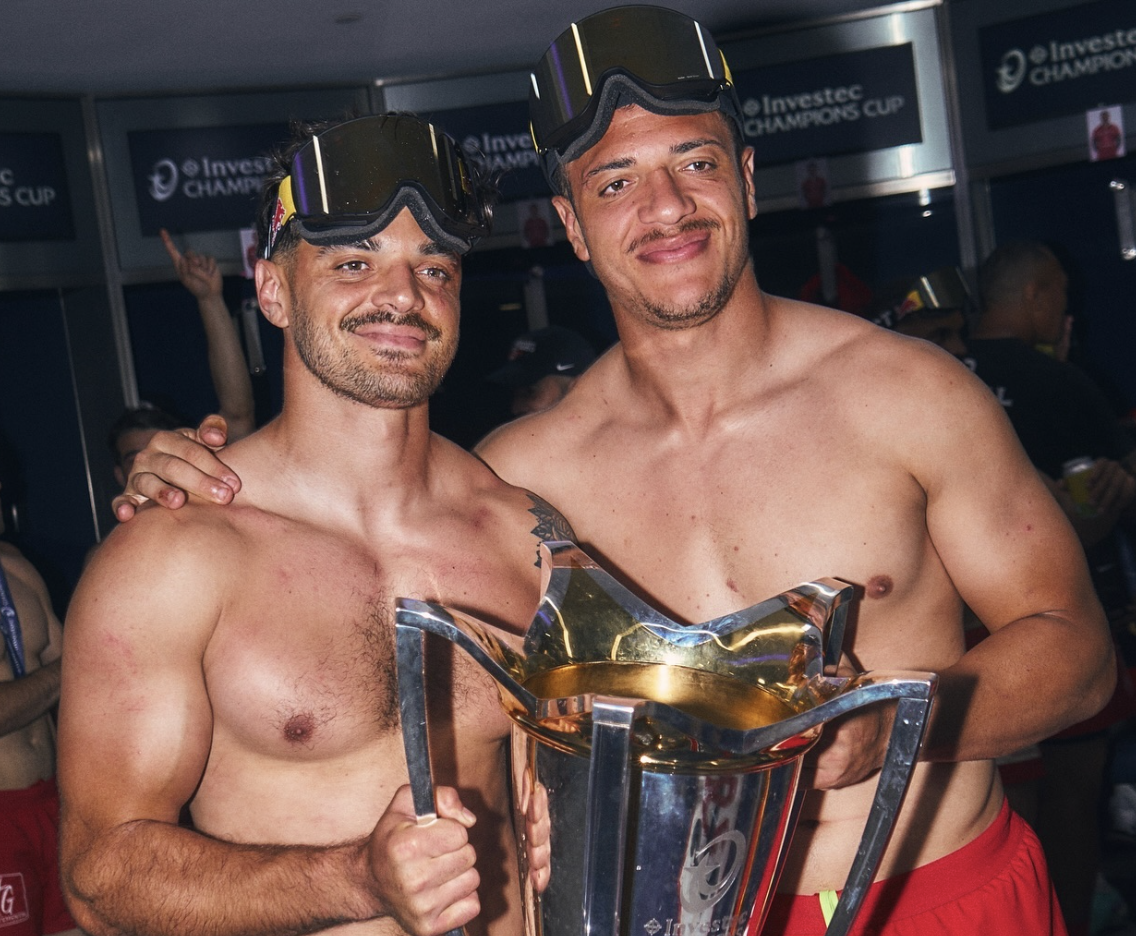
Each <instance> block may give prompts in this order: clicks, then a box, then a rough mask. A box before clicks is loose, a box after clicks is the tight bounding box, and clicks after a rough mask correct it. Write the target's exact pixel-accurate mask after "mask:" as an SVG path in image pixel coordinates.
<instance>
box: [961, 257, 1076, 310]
mask: <svg viewBox="0 0 1136 936" xmlns="http://www.w3.org/2000/svg"><path fill="white" fill-rule="evenodd" d="M1056 260H1057V256H1056V254H1054V253H1053V251H1052V250H1050V249H1049V248H1048V247H1046V246H1045V244H1043V243H1041V241H1029V240H1020V241H1010V242H1008V243H1005V244H1003V245H1002V246H1000V247H998V248H996V249H995V250H994V252H993V253H991V254H990V256H989V257H987V258H986V259H985V260H984V261H983V262H982V266H981V267H980V268H979V270H978V292H979V295H980V296H981V298H982V308H983V309H986V308H988V307H989V306H991V305H997V304H998V303H999V302H1004V301H1005V300H1007V299H1012V298H1013V297H1014V296H1015V295H1017V294H1018V293H1019V292H1020V291H1021V290H1022V289H1024V288H1025V286H1026V284H1027V283H1029V282H1030V281H1031V280H1033V279H1034V278H1036V277H1037V276H1038V275H1039V274H1040V273H1041V271H1042V270H1043V269H1044V268H1045V266H1046V265H1047V264H1049V263H1052V262H1054V261H1056Z"/></svg>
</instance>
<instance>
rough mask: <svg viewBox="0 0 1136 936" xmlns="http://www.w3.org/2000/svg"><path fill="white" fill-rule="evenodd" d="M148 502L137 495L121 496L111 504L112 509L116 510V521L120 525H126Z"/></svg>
mask: <svg viewBox="0 0 1136 936" xmlns="http://www.w3.org/2000/svg"><path fill="white" fill-rule="evenodd" d="M145 502H146V498H144V497H142V496H141V495H136V494H119V495H118V497H116V498H115V499H114V500H112V501H111V502H110V505H111V508H112V509H113V510H114V516H115V519H116V520H118V522H119V523H126V521H127V520H131V519H133V517H134V514H135V513H136V512H137V510H138V508H139V507H141V506H142V505H143V504H144V503H145Z"/></svg>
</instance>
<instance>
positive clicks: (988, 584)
mask: <svg viewBox="0 0 1136 936" xmlns="http://www.w3.org/2000/svg"><path fill="white" fill-rule="evenodd" d="M944 428H945V430H946V431H944V432H943V433H942V437H941V438H939V439H937V440H936V442H935V444H934V445H933V446H931V447H930V449H931V450H930V451H929V452H927V453H925V455H926V457H928V458H929V464H928V465H927V466H926V467H925V471H926V476H927V477H928V479H929V480H928V481H927V483H926V484H925V485H924V487H925V490H926V491H927V524H928V532H929V533H930V536H931V540H932V542H933V543H934V545H935V548H936V550H937V551H938V553H939V556H940V558H941V559H942V561H943V563H944V566H945V567H946V570H947V572H948V574H949V575H950V576H951V579H952V581H953V582H954V584H955V587H956V588H957V589H958V591H959V594H960V595H961V596H962V598H963V600H964V601H965V602H966V603H967V604H968V605H969V606H970V607H971V608H972V609H973V610H974V612H975V613H976V614H977V615H978V616H979V617H980V618H981V619H982V621H983V623H984V624H985V625H986V626H987V628H988V629H990V630H991V631H995V630H997V629H999V628H1000V627H1002V626H1004V625H1006V624H1008V623H1010V622H1012V621H1015V620H1018V619H1021V618H1024V617H1029V616H1031V615H1034V614H1042V613H1057V614H1061V615H1065V614H1070V615H1072V616H1074V617H1076V616H1078V615H1080V614H1081V613H1082V612H1083V610H1084V608H1085V607H1086V603H1087V602H1088V603H1089V604H1090V605H1091V603H1092V588H1091V584H1090V583H1089V579H1088V574H1087V570H1086V568H1085V562H1084V557H1083V553H1082V550H1081V548H1080V544H1079V542H1078V540H1077V538H1076V534H1075V533H1074V531H1073V529H1072V527H1071V526H1070V525H1069V523H1068V521H1067V520H1066V518H1065V516H1064V514H1063V513H1062V511H1061V509H1060V507H1059V505H1058V504H1057V502H1056V500H1055V499H1054V497H1053V495H1052V494H1051V493H1050V491H1049V490H1048V489H1047V487H1046V485H1045V483H1044V481H1043V480H1042V478H1041V476H1040V475H1039V474H1038V473H1037V471H1036V470H1035V469H1034V467H1033V465H1032V464H1031V463H1030V461H1029V459H1028V458H1027V457H1026V454H1025V452H1024V451H1023V450H1022V448H1021V445H1020V443H1019V442H1018V439H1017V436H1016V435H1015V434H1014V431H1013V429H1012V427H1011V426H1010V423H1009V420H1007V419H1006V417H1005V415H1004V413H1003V412H1002V409H1001V407H1000V405H999V404H998V403H997V402H996V401H995V400H993V399H992V398H987V397H986V395H984V394H982V393H979V392H975V391H973V390H972V389H970V388H967V390H966V392H965V394H964V398H963V399H960V400H959V405H958V406H956V407H952V408H951V411H950V413H949V415H948V417H947V418H946V420H945V427H944Z"/></svg>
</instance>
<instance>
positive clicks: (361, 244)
mask: <svg viewBox="0 0 1136 936" xmlns="http://www.w3.org/2000/svg"><path fill="white" fill-rule="evenodd" d="M380 249H381V248H380V247H379V245H378V244H376V243H375V242H374V241H372V240H370V239H369V238H364V239H362V240H357V241H351V242H349V243H346V244H324V245H323V246H322V247H320V248H319V255H320V256H321V257H325V256H327V255H328V254H334V253H339V252H340V251H341V250H370V251H377V250H380Z"/></svg>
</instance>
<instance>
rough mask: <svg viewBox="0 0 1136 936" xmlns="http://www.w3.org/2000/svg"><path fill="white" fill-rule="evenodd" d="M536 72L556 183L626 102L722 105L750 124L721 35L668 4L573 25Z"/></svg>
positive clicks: (535, 90)
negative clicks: (558, 172)
mask: <svg viewBox="0 0 1136 936" xmlns="http://www.w3.org/2000/svg"><path fill="white" fill-rule="evenodd" d="M530 77H531V80H532V87H531V88H530V89H529V118H530V121H531V123H530V129H531V131H532V137H533V145H534V146H535V147H536V151H537V153H538V154H539V155H540V158H541V162H542V164H543V165H544V171H545V175H546V176H547V177H548V179H549V181H550V182H552V181H553V176H554V174H555V171H556V169H557V167H558V166H559V165H560V164H561V163H568V162H571V161H572V160H573V159H575V158H576V157H578V156H579V155H580V154H581V153H583V152H585V151H586V150H588V149H589V148H591V147H592V146H594V145H595V144H596V143H597V142H598V141H599V139H600V138H601V137H602V136H603V134H604V132H605V131H606V130H607V127H608V125H609V124H610V123H611V117H612V115H613V114H614V113H615V111H616V109H617V108H619V107H622V106H624V105H626V104H638V105H640V106H641V107H643V108H644V109H646V110H649V111H652V112H654V113H658V114H694V113H705V112H708V111H715V110H721V111H723V112H724V113H725V114H726V115H727V116H729V117H731V118H732V119H733V120H734V121H735V122H736V123H737V124H738V126H739V128H740V126H741V122H742V117H741V106H740V104H739V102H738V96H737V91H736V90H735V89H734V84H733V78H732V77H731V75H730V69H729V66H728V65H727V64H726V59H725V56H724V55H722V53H721V51H719V49H718V46H717V44H716V43H715V42H714V39H713V38H712V37H711V36H710V34H709V33H708V32H707V31H706V30H705V29H704V28H703V27H702V26H701V25H699V24H698V23H697V22H695V21H694V20H692V19H691V18H690V17H688V16H684V15H683V14H681V13H676V12H675V11H674V10H668V9H665V8H663V7H653V6H623V7H613V8H612V9H610V10H604V11H602V12H600V13H595V14H593V15H591V16H588V17H585V18H584V19H582V20H580V21H579V22H578V23H573V24H572V25H571V26H569V27H568V29H566V30H565V31H564V32H563V33H562V34H561V35H560V37H559V38H558V39H556V41H555V42H553V43H552V45H550V46H549V47H548V51H546V52H545V53H544V55H543V56H542V57H541V59H540V61H539V62H537V64H536V68H535V69H534V70H533V72H532V74H531V76H530ZM554 187H555V186H554Z"/></svg>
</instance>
